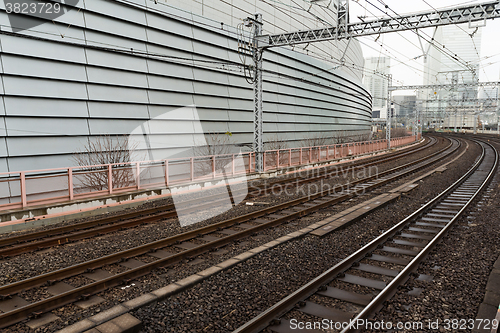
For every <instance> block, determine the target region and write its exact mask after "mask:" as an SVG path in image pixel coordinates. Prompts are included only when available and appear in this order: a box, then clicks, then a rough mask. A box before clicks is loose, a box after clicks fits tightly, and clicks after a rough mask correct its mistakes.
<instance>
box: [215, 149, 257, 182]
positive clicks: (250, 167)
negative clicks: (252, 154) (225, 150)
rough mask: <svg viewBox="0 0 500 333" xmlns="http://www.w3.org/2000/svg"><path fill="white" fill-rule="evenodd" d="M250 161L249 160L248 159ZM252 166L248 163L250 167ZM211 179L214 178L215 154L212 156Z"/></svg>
mask: <svg viewBox="0 0 500 333" xmlns="http://www.w3.org/2000/svg"><path fill="white" fill-rule="evenodd" d="M250 163H251V161H250ZM251 167H252V166H251V165H250V168H251ZM212 179H215V155H213V156H212Z"/></svg>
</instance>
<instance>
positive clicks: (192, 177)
mask: <svg viewBox="0 0 500 333" xmlns="http://www.w3.org/2000/svg"><path fill="white" fill-rule="evenodd" d="M193 180H194V157H191V181H193Z"/></svg>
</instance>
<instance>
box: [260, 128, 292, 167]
mask: <svg viewBox="0 0 500 333" xmlns="http://www.w3.org/2000/svg"><path fill="white" fill-rule="evenodd" d="M287 148H288V144H287V140H286V138H284V137H282V136H280V135H278V134H276V135H274V136H272V137H271V138H270V139H269V140H268V141H266V142H265V143H264V150H265V151H267V150H280V149H287ZM266 157H267V160H266V163H269V164H270V165H276V158H277V153H274V154H267V155H266ZM288 160H289V156H288V153H285V152H280V155H279V162H280V163H279V164H280V165H286V164H288Z"/></svg>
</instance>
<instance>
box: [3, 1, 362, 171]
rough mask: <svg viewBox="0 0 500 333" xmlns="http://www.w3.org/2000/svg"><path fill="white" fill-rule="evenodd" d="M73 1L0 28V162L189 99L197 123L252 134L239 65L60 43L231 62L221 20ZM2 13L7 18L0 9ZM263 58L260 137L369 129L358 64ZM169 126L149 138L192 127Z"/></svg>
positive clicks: (352, 54) (31, 161) (56, 148)
mask: <svg viewBox="0 0 500 333" xmlns="http://www.w3.org/2000/svg"><path fill="white" fill-rule="evenodd" d="M3 6H4V4H3V3H1V4H0V7H2V8H3ZM79 6H80V7H81V10H80V11H77V10H72V11H70V12H68V13H67V14H65V15H63V16H61V17H60V18H58V19H57V21H55V22H54V23H52V22H48V23H45V24H42V25H40V26H37V27H35V28H33V29H32V30H25V31H21V32H20V33H19V35H18V36H16V35H8V34H1V35H0V44H1V54H0V61H1V65H2V80H1V86H0V94H1V95H2V101H1V102H2V103H0V104H1V107H0V127H1V128H0V137H1V138H0V171H7V170H8V171H20V170H29V169H41V168H52V167H63V166H70V165H73V164H74V162H73V161H72V159H71V155H72V153H73V152H75V151H78V150H80V149H82V147H83V145H84V144H85V142H86V141H87V140H88V138H92V137H93V136H98V135H102V134H108V133H109V134H129V133H130V132H131V131H132V130H134V129H135V128H136V127H137V126H139V125H141V124H142V123H144V122H145V121H148V120H150V119H153V118H155V117H157V116H159V115H161V114H164V113H165V112H168V111H171V110H175V109H176V108H179V107H184V106H188V105H195V106H196V108H197V110H198V114H199V116H200V120H201V122H202V126H203V130H204V131H205V132H222V133H224V132H226V131H230V132H232V133H233V136H232V140H233V141H234V142H236V143H250V142H251V141H252V131H253V126H252V122H253V113H252V108H253V103H252V96H253V94H252V87H251V85H250V84H248V83H247V82H246V80H245V79H244V77H243V75H242V73H241V72H240V71H239V70H235V68H236V67H231V69H232V70H231V71H229V70H228V68H227V67H226V66H222V65H218V64H209V65H207V64H205V65H203V64H202V63H197V64H196V65H195V66H193V65H192V63H189V62H186V61H182V63H180V61H178V60H172V59H168V58H163V59H161V58H155V59H152V58H147V57H144V56H142V55H140V54H137V53H136V54H124V53H119V52H113V51H110V50H102V49H94V48H90V47H84V46H82V45H71V44H69V43H77V44H87V45H89V46H96V47H98V48H100V47H108V48H114V49H119V50H127V51H134V50H135V51H136V52H146V51H147V52H150V53H152V54H161V55H167V56H176V57H184V58H191V59H193V58H194V59H204V60H210V61H221V60H222V61H228V60H229V61H234V62H239V61H240V60H239V57H238V54H237V52H236V51H237V48H238V45H237V40H236V35H235V29H234V28H231V27H230V24H231V23H230V22H226V24H225V25H224V29H221V28H218V27H217V25H219V26H220V21H219V22H216V21H213V20H209V19H206V18H203V17H199V16H196V15H192V14H189V13H186V12H185V11H181V10H177V9H175V8H172V7H170V6H165V5H162V4H161V3H160V4H155V3H154V2H153V1H150V0H135V1H127V2H126V3H125V2H122V1H119V0H118V1H107V0H92V1H80V3H79ZM145 6H147V7H149V8H151V9H146V7H145ZM254 9H255V8H253V9H252V10H254ZM216 14H217V13H213V15H216ZM207 15H208V14H207ZM0 19H1V20H2V22H8V20H7V15H6V13H5V11H0ZM221 19H223V18H222V17H221ZM193 20H194V21H195V22H193ZM61 35H64V38H62V37H61ZM22 36H31V37H36V39H34V38H25V37H22ZM39 39H43V40H39ZM339 45H340V43H339ZM343 45H344V48H345V44H343ZM264 59H265V61H264V68H265V69H266V70H269V71H272V72H274V73H275V75H274V74H273V75H272V77H269V76H268V75H269V74H268V75H266V76H265V78H264V80H265V82H264V101H265V102H264V120H265V123H264V131H265V139H264V140H265V141H266V140H269V139H271V138H276V136H277V135H278V136H279V137H280V138H281V139H283V140H288V141H293V143H291V145H296V144H297V142H299V141H300V140H303V139H307V138H311V137H314V136H317V135H330V134H331V132H332V131H342V132H344V133H345V132H356V133H366V132H367V131H368V130H369V126H370V120H371V117H370V113H371V111H370V110H371V99H370V96H369V93H368V92H367V91H366V90H365V89H364V88H362V86H361V83H360V81H359V78H358V77H356V76H357V75H358V74H359V73H358V72H359V71H351V70H347V71H341V70H337V71H335V72H332V71H330V70H331V66H330V65H329V64H325V63H323V62H321V61H319V60H317V59H314V58H312V57H308V56H306V55H302V54H299V53H297V52H293V51H292V50H288V49H285V48H280V49H275V50H274V49H273V50H269V51H267V52H266V53H265V58H264ZM350 62H352V63H356V64H359V63H360V62H361V63H362V54H361V49H360V47H359V44H358V43H357V42H351V45H350V48H349V50H348V51H347V52H346V63H347V65H349V63H350ZM347 67H349V66H347ZM313 73H314V76H312V75H311V74H313ZM356 73H358V74H356ZM291 78H303V79H304V81H300V80H294V79H291ZM3 114H5V116H3ZM178 125H179V126H174V127H175V128H177V130H176V131H175V132H171V133H158V135H157V138H158V139H160V138H161V140H164V141H165V140H166V141H167V142H172V143H176V144H173V146H176V147H178V145H177V142H179V140H178V139H179V138H182V136H183V135H190V134H191V133H190V132H189V126H184V125H182V123H181V122H179V124H178ZM169 128H170V127H169ZM318 133H319V134H318ZM180 141H181V142H182V139H181V140H180ZM5 157H7V158H5Z"/></svg>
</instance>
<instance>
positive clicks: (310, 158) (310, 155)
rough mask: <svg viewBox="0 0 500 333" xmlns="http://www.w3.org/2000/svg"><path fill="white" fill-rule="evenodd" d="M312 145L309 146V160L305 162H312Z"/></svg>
mask: <svg viewBox="0 0 500 333" xmlns="http://www.w3.org/2000/svg"><path fill="white" fill-rule="evenodd" d="M312 152H313V151H312V147H309V161H308V162H307V163H311V162H312Z"/></svg>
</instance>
